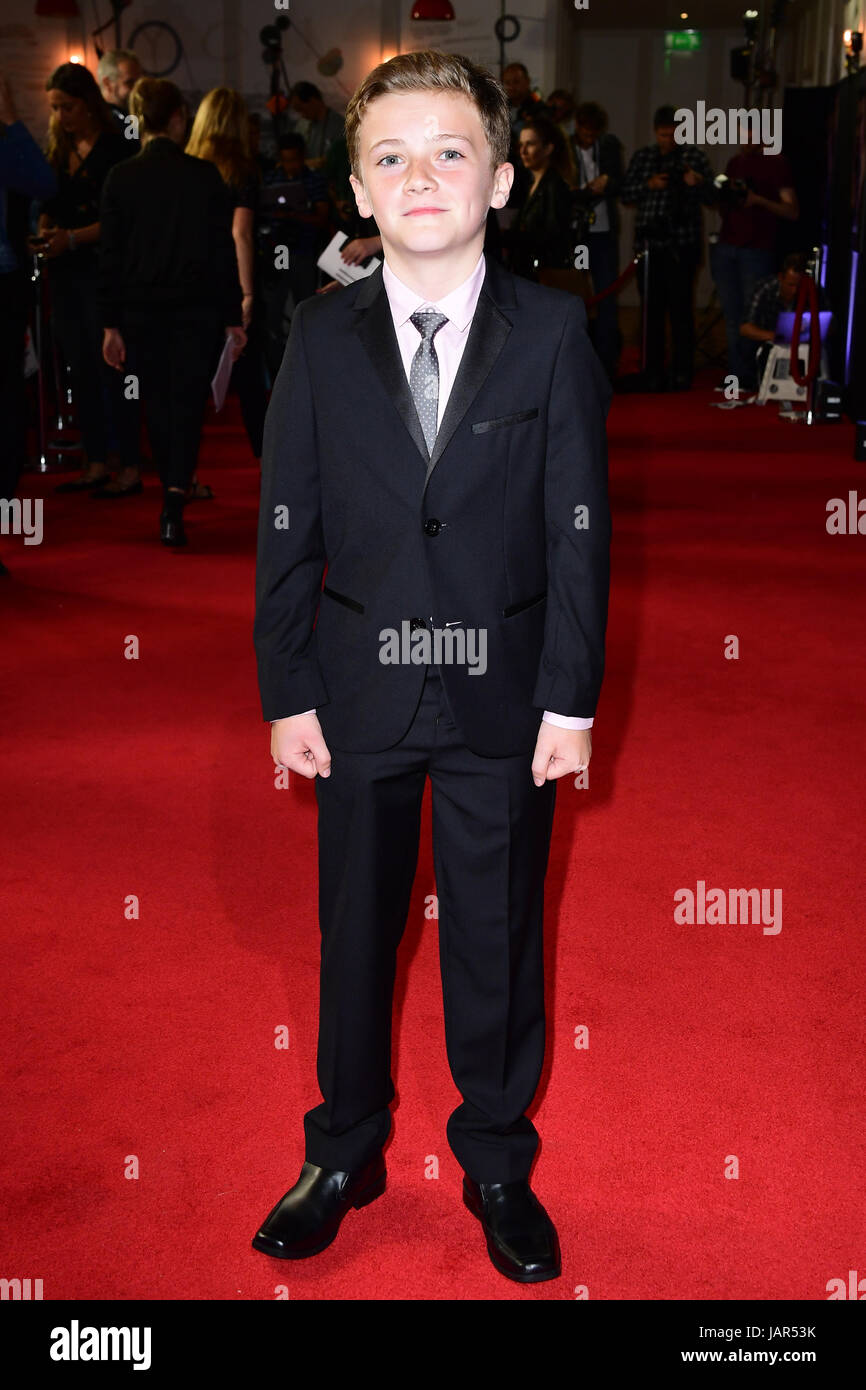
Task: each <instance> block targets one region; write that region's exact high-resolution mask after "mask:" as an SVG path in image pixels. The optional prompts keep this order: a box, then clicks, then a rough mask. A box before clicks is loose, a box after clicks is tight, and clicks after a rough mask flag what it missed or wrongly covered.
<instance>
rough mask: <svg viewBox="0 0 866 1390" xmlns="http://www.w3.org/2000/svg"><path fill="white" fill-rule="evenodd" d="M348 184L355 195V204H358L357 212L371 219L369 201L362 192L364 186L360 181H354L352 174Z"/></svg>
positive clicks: (371, 213)
mask: <svg viewBox="0 0 866 1390" xmlns="http://www.w3.org/2000/svg"><path fill="white" fill-rule="evenodd" d="M349 183H350V184H351V187H352V191H353V193H354V194H355V202H356V203H357V204H358V211H359V213H360V214H361V216H362V217H372V216H373V209H372V207H371V206H370V201H369V199H368V197H367V195H366V193H365V192H364V185H363V184H362V182H361V180H360V179H356V178H355V175H354V174H350V175H349Z"/></svg>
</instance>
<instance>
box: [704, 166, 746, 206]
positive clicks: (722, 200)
mask: <svg viewBox="0 0 866 1390" xmlns="http://www.w3.org/2000/svg"><path fill="white" fill-rule="evenodd" d="M713 187H714V188H715V190H716V192H717V193H718V195H719V206H720V207H721V209H722V211H727V209H728V208H741V207H742V206H743V204H744V203H745V201H746V198H747V196H748V194H749V191H750V189H751V184H750V183H749V182H748V180H747V179H729V178H728V176H727V174H717V175H716V177H715V178H714V179H713Z"/></svg>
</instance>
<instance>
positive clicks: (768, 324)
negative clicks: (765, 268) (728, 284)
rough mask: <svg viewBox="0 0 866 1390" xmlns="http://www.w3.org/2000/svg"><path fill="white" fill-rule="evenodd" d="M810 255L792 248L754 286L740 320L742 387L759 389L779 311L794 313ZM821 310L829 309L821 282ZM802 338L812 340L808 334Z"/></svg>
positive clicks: (819, 302) (774, 334) (804, 334)
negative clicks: (777, 266) (775, 268)
mask: <svg viewBox="0 0 866 1390" xmlns="http://www.w3.org/2000/svg"><path fill="white" fill-rule="evenodd" d="M807 265H808V259H807V257H806V253H805V251H792V252H791V254H790V255H789V256H786V257H785V259H784V261H783V262H782V268H781V270H778V271H776V272H775V273H774V274H772V275H766V276H765V277H764V279H763V280H759V281H758V283H757V284H756V285H755V287H754V289H753V290H752V298H751V300H750V302H749V305H748V308H747V310H746V313H745V317H744V321H743V323H741V324H740V335H741V337H742V340H743V354H742V363H743V376H742V377H741V379H740V387H741V389H742V390H745V391H756V390H757V389H758V385H759V383H760V379H761V377H762V375H763V372H764V364H765V362H766V358H767V353H768V351H769V349H770V347H771V346H772V344H773V341H774V339H775V337H776V322H777V320H778V318H779V315H780V314H784V313H793V311H794V309H795V307H796V303H797V291H798V290H799V288H800V281H801V280H802V278H803V276H804V275H805V273H806V267H807ZM815 291H816V295H817V299H818V310H819V312H820V311H821V310H822V309H826V308H827V305H828V301H827V298H826V295H825V294H824V291H823V290H822V288H821V286H820V285H816V286H815ZM802 341H803V342H804V343H806V344H808V343H809V334H808V333H805V332H804V333H803V335H802Z"/></svg>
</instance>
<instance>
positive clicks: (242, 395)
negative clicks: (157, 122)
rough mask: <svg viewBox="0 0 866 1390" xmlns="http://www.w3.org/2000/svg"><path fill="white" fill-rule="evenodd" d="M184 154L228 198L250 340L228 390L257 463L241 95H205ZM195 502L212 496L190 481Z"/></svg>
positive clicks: (249, 199)
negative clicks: (200, 164)
mask: <svg viewBox="0 0 866 1390" xmlns="http://www.w3.org/2000/svg"><path fill="white" fill-rule="evenodd" d="M186 152H187V154H191V155H195V156H196V158H197V159H206V160H208V161H209V162H210V163H211V164H215V165H216V167H217V169H218V170H219V173H220V175H221V176H222V180H223V183H224V184H225V185H226V187H227V189H228V191H229V196H230V198H231V203H232V237H233V238H234V243H235V252H236V254H237V260H238V274H239V276H240V282H241V289H242V294H243V303H242V308H241V321H242V323H243V327H244V329H245V331H246V332H247V334H248V345H247V348H246V351H245V352H244V353H243V354H242V355H241V356H240V357H239V359H238V361H237V363H236V365H235V369H234V373H233V376H232V384H233V386H234V387H235V389H236V390H237V393H238V397H239V399H240V406H241V415H242V417H243V422H244V428H245V429H246V432H247V437H248V438H249V441H250V447H251V448H252V451H253V454H254V455H255V457H256V459H257V460H259V459H261V455H262V438H263V434H264V427H265V411H266V409H267V395H266V392H265V376H264V339H263V333H262V330H261V324H260V321H259V320H260V315H259V313H258V312H257V310H258V308H259V306H257V304H256V295H255V279H256V276H255V218H256V206H257V203H258V190H259V184H260V182H261V176H260V173H259V167H258V164H257V163H256V161H255V159H254V158H253V155H252V149H251V144H250V118H249V112H248V110H247V105H246V102H245V101H244V99H243V97H242V96H241V94H240V92H236V91H234V90H233V89H232V88H231V87H214V89H213V90H212V91H210V92H208V93H207V94H206V95H205V97H204V98H203V99H202V102H201V104H200V106H199V108H198V110H197V112H196V114H195V120H194V121H193V124H192V130H191V131H190V134H189V139H188V141H187V146H186ZM193 496H195V497H212V496H213V493H212V491H211V489H210V488H209V487H207V486H206V485H205V486H202V485H200V484H199V483H198V480H197V479H194V481H193Z"/></svg>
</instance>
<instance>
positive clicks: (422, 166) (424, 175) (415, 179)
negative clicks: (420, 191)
mask: <svg viewBox="0 0 866 1390" xmlns="http://www.w3.org/2000/svg"><path fill="white" fill-rule="evenodd" d="M428 158H429V156H425V157H424V158H423V159H414V160H412V161H411V163H410V164H409V168H408V171H407V173H406V186H407V188H432V187H434V186H435V183H436V177H435V175H434V174H433V172H432V170H431V168H430V165H429V163H428Z"/></svg>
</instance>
